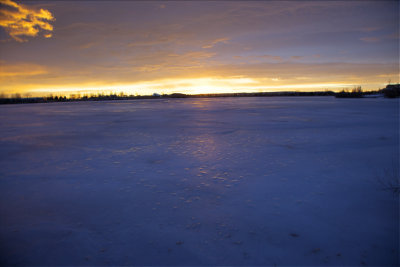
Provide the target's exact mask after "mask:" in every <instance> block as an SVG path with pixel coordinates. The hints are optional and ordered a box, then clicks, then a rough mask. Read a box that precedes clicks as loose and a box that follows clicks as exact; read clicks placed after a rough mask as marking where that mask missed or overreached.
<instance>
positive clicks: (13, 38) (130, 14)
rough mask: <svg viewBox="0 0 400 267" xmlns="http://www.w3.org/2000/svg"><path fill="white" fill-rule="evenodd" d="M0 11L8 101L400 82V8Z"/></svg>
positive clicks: (1, 85) (1, 70) (31, 6)
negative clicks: (12, 97)
mask: <svg viewBox="0 0 400 267" xmlns="http://www.w3.org/2000/svg"><path fill="white" fill-rule="evenodd" d="M0 3H1V4H0V94H6V95H11V94H15V93H19V94H22V95H25V96H39V95H49V94H53V95H69V94H77V93H79V94H91V93H93V94H95V93H110V92H116V93H120V92H123V93H125V94H140V95H145V94H153V93H159V94H169V93H177V92H179V93H188V94H197V93H225V92H268V91H324V90H333V91H339V90H342V89H344V88H349V89H352V88H353V87H354V86H362V88H363V89H364V90H375V89H379V88H383V87H385V85H386V84H387V83H388V82H389V81H390V82H392V83H398V82H399V2H398V1H254V2H253V1H17V0H0Z"/></svg>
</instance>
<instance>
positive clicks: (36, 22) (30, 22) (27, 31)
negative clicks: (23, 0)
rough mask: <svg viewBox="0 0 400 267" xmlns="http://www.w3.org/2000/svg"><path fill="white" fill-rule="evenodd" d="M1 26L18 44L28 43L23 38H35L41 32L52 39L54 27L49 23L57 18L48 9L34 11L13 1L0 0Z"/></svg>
mask: <svg viewBox="0 0 400 267" xmlns="http://www.w3.org/2000/svg"><path fill="white" fill-rule="evenodd" d="M0 7H1V8H0V26H1V27H4V28H5V30H6V31H7V32H8V34H9V35H10V36H11V37H12V38H13V39H14V40H16V41H17V42H26V41H27V39H26V38H23V37H22V36H31V37H35V36H37V35H38V34H39V31H40V30H44V31H46V32H45V34H44V35H43V36H44V37H45V38H50V37H51V36H52V34H51V33H50V32H51V31H53V26H52V25H51V24H50V22H49V21H54V20H55V18H54V17H53V15H52V14H51V13H50V11H48V10H46V9H40V10H34V9H31V8H28V7H26V6H24V5H21V4H17V3H15V2H13V1H11V0H0Z"/></svg>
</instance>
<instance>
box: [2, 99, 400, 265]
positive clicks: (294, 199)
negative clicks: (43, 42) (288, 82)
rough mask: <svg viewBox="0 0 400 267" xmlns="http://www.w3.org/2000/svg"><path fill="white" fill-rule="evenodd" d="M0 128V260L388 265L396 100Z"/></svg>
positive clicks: (200, 110)
mask: <svg viewBox="0 0 400 267" xmlns="http://www.w3.org/2000/svg"><path fill="white" fill-rule="evenodd" d="M0 129H1V131H0V145H1V150H0V264H1V265H278V266H279V265H396V264H399V258H398V252H399V202H398V201H399V199H398V196H395V195H393V194H392V193H390V192H387V191H383V190H381V189H382V188H380V186H381V185H380V184H379V183H378V182H377V178H379V177H381V178H382V175H384V173H385V170H393V169H395V170H398V159H399V152H398V149H399V101H398V100H393V99H335V98H333V97H284V98H278V97H273V98H272V97H271V98H267V97H264V98H256V97H251V98H212V99H168V100H162V99H153V100H134V101H110V102H75V103H51V104H25V105H2V106H0ZM386 173H387V172H386Z"/></svg>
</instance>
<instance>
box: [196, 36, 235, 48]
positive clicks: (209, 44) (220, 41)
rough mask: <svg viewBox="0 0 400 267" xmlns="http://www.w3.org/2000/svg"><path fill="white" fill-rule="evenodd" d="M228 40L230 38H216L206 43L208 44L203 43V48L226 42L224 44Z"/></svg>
mask: <svg viewBox="0 0 400 267" xmlns="http://www.w3.org/2000/svg"><path fill="white" fill-rule="evenodd" d="M228 41H229V38H219V39H216V40H214V41H212V42H211V43H208V44H206V45H203V47H202V48H212V47H214V46H215V45H216V44H218V43H224V44H226V43H227V42H228Z"/></svg>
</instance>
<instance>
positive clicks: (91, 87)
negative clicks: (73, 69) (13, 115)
mask: <svg viewBox="0 0 400 267" xmlns="http://www.w3.org/2000/svg"><path fill="white" fill-rule="evenodd" d="M351 86H352V84H350V83H315V84H298V83H297V84H276V82H271V81H270V79H253V78H249V77H241V76H238V77H230V78H218V77H209V78H187V79H163V80H159V81H147V82H146V81H145V82H139V83H126V84H122V83H121V84H117V83H115V84H106V85H104V84H85V85H78V84H75V85H71V86H51V85H48V86H45V87H40V88H25V90H24V91H25V92H30V93H32V94H33V95H46V94H54V95H67V96H69V95H72V94H81V95H90V94H102V93H103V94H109V93H117V94H119V93H121V92H122V93H123V94H126V95H151V94H153V93H158V94H171V93H184V94H212V93H235V92H236V93H239V92H243V93H249V92H267V91H296V90H306V91H307V90H308V91H311V90H314V91H322V90H326V89H328V90H332V91H338V90H341V89H342V88H344V87H351Z"/></svg>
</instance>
